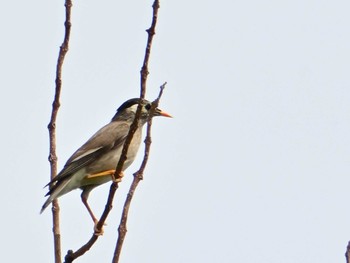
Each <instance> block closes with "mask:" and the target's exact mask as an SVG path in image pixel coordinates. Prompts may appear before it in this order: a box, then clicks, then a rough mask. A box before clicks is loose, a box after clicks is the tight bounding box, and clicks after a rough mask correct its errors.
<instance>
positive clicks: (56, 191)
mask: <svg viewBox="0 0 350 263" xmlns="http://www.w3.org/2000/svg"><path fill="white" fill-rule="evenodd" d="M69 181H70V180H65V181H61V182H59V183H57V184H56V185H55V186H54V187H53V188H52V189H51V190H50V191H49V192H48V193H47V194H46V195H50V196H49V198H47V200H46V201H45V203H44V204H43V206H42V207H41V210H40V214H41V213H42V212H44V210H45V209H46V208H47V207H48V206H49V205H50V204H51V203H52V201H53V200H54V199H56V198H58V197H60V196H61V195H63V194H65V193H66V192H67V191H64V190H66V189H65V187H66V186H67V185H68V183H69Z"/></svg>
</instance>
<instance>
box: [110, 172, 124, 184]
mask: <svg viewBox="0 0 350 263" xmlns="http://www.w3.org/2000/svg"><path fill="white" fill-rule="evenodd" d="M123 177H124V173H123V172H120V173H119V175H118V176H117V177H115V175H114V173H113V174H112V180H113V182H115V183H120V182H121V181H122V179H123Z"/></svg>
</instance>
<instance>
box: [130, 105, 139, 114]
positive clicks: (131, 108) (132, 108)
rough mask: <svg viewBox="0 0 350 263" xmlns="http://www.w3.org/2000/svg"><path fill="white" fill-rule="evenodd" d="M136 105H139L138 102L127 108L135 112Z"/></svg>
mask: <svg viewBox="0 0 350 263" xmlns="http://www.w3.org/2000/svg"><path fill="white" fill-rule="evenodd" d="M138 106H139V105H138V104H134V105H132V106H131V107H130V108H129V110H130V111H132V112H135V113H136V111H137V107H138Z"/></svg>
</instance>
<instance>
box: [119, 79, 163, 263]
mask: <svg viewBox="0 0 350 263" xmlns="http://www.w3.org/2000/svg"><path fill="white" fill-rule="evenodd" d="M165 85H166V83H164V84H163V85H162V86H161V87H160V92H159V95H158V97H157V99H156V100H155V101H154V102H152V109H151V112H150V116H152V115H153V113H154V111H155V109H156V108H157V107H158V104H159V100H160V98H161V96H162V94H163V90H164V88H165ZM151 127H152V118H149V120H148V123H147V135H146V139H145V152H144V157H143V161H142V163H141V166H140V168H139V170H138V171H137V172H136V173H134V180H133V181H132V183H131V186H130V188H129V192H128V195H127V197H126V200H125V203H124V206H123V213H122V216H121V220H120V224H119V228H118V241H117V244H116V247H115V250H114V255H113V260H112V262H113V263H118V262H119V258H120V254H121V251H122V247H123V243H124V240H125V236H126V232H127V228H126V223H127V221H128V214H129V208H130V204H131V200H132V198H133V196H134V192H135V190H136V188H137V186H138V184H139V182H140V181H141V180H142V179H143V173H144V170H145V168H146V165H147V162H148V157H149V153H150V149H151V143H152V139H151Z"/></svg>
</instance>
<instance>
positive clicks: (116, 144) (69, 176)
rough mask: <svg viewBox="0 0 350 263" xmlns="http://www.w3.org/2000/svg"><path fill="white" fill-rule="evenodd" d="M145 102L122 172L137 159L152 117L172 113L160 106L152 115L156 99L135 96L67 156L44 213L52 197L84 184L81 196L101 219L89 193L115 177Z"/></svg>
mask: <svg viewBox="0 0 350 263" xmlns="http://www.w3.org/2000/svg"><path fill="white" fill-rule="evenodd" d="M139 104H140V105H141V115H140V119H139V122H138V126H137V130H136V132H135V134H134V136H133V138H132V140H131V143H130V145H129V149H128V153H127V159H126V161H125V163H124V165H123V168H122V173H121V174H120V175H119V177H120V178H121V177H122V176H123V171H124V170H126V169H127V168H128V167H129V166H130V165H131V164H132V163H133V161H134V160H135V157H136V155H137V152H138V149H139V147H140V144H141V139H142V126H143V125H144V124H145V123H146V122H147V120H148V119H149V118H150V117H155V116H163V117H172V116H171V115H170V114H168V113H166V112H164V111H162V110H160V109H159V108H156V109H155V110H154V113H153V115H152V116H151V115H150V111H151V107H152V103H151V102H149V101H148V100H146V99H141V98H132V99H129V100H127V101H125V102H124V103H123V104H122V105H121V106H120V107H119V108H118V109H117V112H116V114H115V115H114V116H113V118H112V120H111V121H110V123H108V124H107V125H105V126H103V127H102V128H101V129H99V130H98V131H97V132H96V133H95V134H94V135H93V136H92V137H91V138H90V139H89V140H88V141H87V142H86V143H84V144H83V145H82V146H81V147H80V148H79V149H78V150H76V151H75V152H74V153H73V155H72V156H71V157H70V158H69V159H68V160H67V162H66V164H65V165H64V167H63V169H62V170H61V171H60V172H59V173H58V174H57V176H55V177H54V178H53V179H52V180H51V181H50V182H49V183H48V184H47V185H46V186H45V187H47V186H48V187H49V192H48V193H47V194H46V195H45V196H48V198H47V200H46V201H45V203H44V204H43V206H42V208H41V211H40V213H42V212H43V211H44V210H45V209H46V208H47V207H48V206H49V205H50V203H52V201H53V200H54V199H56V198H58V197H60V196H62V195H64V194H67V193H68V192H70V191H72V190H74V189H78V188H80V189H81V190H82V193H81V200H82V203H83V204H84V206H85V207H86V209H87V210H88V212H89V215H90V216H91V218H92V220H93V221H94V224H95V225H96V224H97V223H98V220H97V218H96V217H95V215H94V213H93V212H92V210H91V208H90V206H89V204H88V197H89V194H90V192H91V190H93V189H94V188H95V187H97V186H99V185H102V184H104V183H106V182H108V181H110V180H112V178H113V177H114V173H115V169H116V166H117V164H118V161H119V158H120V156H121V152H122V149H123V145H124V142H125V140H126V137H127V135H128V132H129V128H130V126H131V124H132V123H133V121H134V118H135V114H136V110H137V107H138V105H139Z"/></svg>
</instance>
